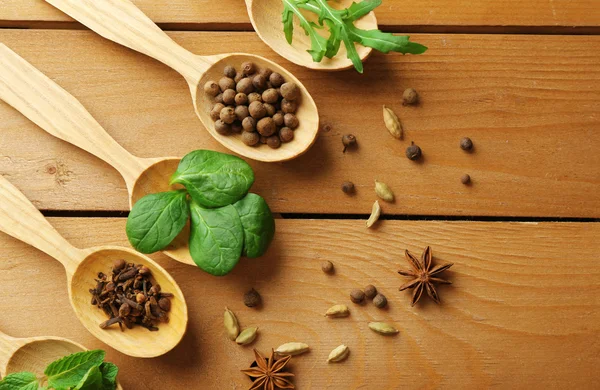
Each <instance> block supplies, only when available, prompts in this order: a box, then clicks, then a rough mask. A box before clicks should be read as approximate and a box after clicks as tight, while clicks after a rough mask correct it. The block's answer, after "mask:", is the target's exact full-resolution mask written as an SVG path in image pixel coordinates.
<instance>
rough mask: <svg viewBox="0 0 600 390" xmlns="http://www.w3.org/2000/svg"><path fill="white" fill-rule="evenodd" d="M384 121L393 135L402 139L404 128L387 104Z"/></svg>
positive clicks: (384, 107)
mask: <svg viewBox="0 0 600 390" xmlns="http://www.w3.org/2000/svg"><path fill="white" fill-rule="evenodd" d="M383 123H385V127H387V129H388V131H389V132H390V134H391V135H392V137H394V138H397V139H402V137H403V136H404V130H403V129H402V124H401V123H400V119H398V116H397V115H396V114H395V113H394V111H392V109H391V108H387V107H386V106H385V105H384V106H383Z"/></svg>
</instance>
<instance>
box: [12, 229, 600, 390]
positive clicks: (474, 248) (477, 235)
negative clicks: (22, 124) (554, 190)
mask: <svg viewBox="0 0 600 390" xmlns="http://www.w3.org/2000/svg"><path fill="white" fill-rule="evenodd" d="M51 223H52V224H53V225H54V226H56V227H57V229H58V230H59V232H60V233H61V234H63V235H64V236H65V237H66V238H67V239H68V240H70V241H71V242H73V243H74V244H76V245H78V246H80V247H85V246H89V245H92V244H107V245H121V244H126V239H125V235H124V226H125V221H124V220H123V219H102V218H93V219H86V218H78V219H58V218H52V219H51ZM363 223H364V221H358V220H345V221H332V220H320V221H310V220H307V221H290V220H280V221H278V226H277V228H278V233H277V235H276V239H275V242H274V245H273V246H272V248H271V249H270V251H269V253H268V255H267V256H266V257H264V258H261V259H256V260H251V261H250V260H242V261H241V262H240V265H239V266H238V267H237V268H236V269H235V270H234V272H233V273H232V274H230V275H228V276H226V277H224V278H215V277H211V276H209V275H207V274H204V273H202V272H201V271H200V270H193V269H191V268H190V267H189V266H186V265H182V264H179V263H176V262H173V261H171V260H169V259H167V258H166V257H164V256H162V255H158V256H155V259H156V260H157V261H159V262H160V263H161V264H163V265H164V266H165V268H166V269H168V270H169V272H171V274H172V275H173V276H174V277H175V278H176V280H177V281H178V282H179V284H180V285H181V287H182V290H183V291H184V294H185V296H186V299H187V301H188V304H189V309H190V323H189V328H188V332H187V335H186V337H185V338H184V340H183V341H182V343H181V344H180V345H179V346H178V347H176V348H175V350H173V351H172V352H170V353H169V354H167V355H165V356H163V357H161V358H157V359H150V360H148V359H144V360H140V359H133V358H129V357H126V356H124V355H121V354H119V353H117V352H115V351H114V350H111V349H108V360H109V361H113V362H115V363H117V364H118V365H119V366H120V367H121V370H122V372H121V376H120V381H121V383H122V385H123V387H124V388H126V389H127V388H129V389H132V388H134V389H137V388H144V389H167V388H168V389H179V388H206V389H208V388H210V389H225V388H227V389H244V388H246V387H247V385H248V383H249V382H248V380H247V379H246V378H245V377H244V376H243V375H242V374H241V373H240V372H239V370H240V369H241V368H245V366H246V365H247V364H249V363H250V361H251V360H252V358H251V356H252V352H251V348H252V347H256V348H258V349H259V350H261V351H263V352H264V353H266V352H267V351H268V349H269V348H271V347H277V346H278V345H280V344H282V343H284V342H288V341H303V342H306V343H308V344H309V345H310V346H311V348H312V349H311V352H309V353H308V354H305V355H302V356H299V357H296V358H294V359H293V364H292V366H291V367H292V369H293V371H294V373H295V374H296V375H297V379H296V384H297V385H298V388H300V389H305V388H314V389H328V388H331V389H333V388H335V389H354V388H370V389H397V388H401V387H402V388H440V387H444V388H489V387H492V386H496V387H500V388H595V387H598V386H600V375H599V373H598V370H597V367H598V364H600V344H599V343H598V337H597V334H598V332H599V331H600V300H599V299H598V296H599V295H600V279H599V278H598V276H599V275H600V262H599V261H598V251H599V250H600V243H599V242H598V240H597V237H598V235H599V234H600V224H597V223H476V222H407V221H382V222H381V224H380V225H379V227H378V229H377V230H374V231H371V230H366V229H365V228H364V227H363ZM428 244H430V245H432V248H433V255H434V261H438V262H453V263H454V264H455V265H454V266H453V267H452V268H451V269H450V271H447V272H446V273H445V274H444V275H445V276H446V277H448V278H449V279H451V280H452V281H453V284H452V285H451V286H442V287H440V288H439V293H440V297H441V299H442V305H441V306H437V305H435V304H433V303H432V302H431V301H430V300H429V299H423V300H422V302H420V303H419V304H418V306H417V307H415V308H411V307H410V303H409V302H410V292H408V291H405V292H399V291H398V290H397V289H398V287H399V286H400V284H402V282H403V278H402V277H401V276H400V275H398V274H397V273H396V271H397V270H398V269H399V268H405V267H407V266H408V264H407V263H406V262H405V260H404V259H403V256H402V252H403V250H404V249H405V248H408V249H409V250H411V251H415V252H417V253H420V250H421V249H422V248H423V247H425V246H426V245H428ZM0 247H2V248H3V260H2V261H0V296H2V300H0V312H1V313H2V316H0V329H1V330H2V331H3V332H6V333H8V334H11V335H13V336H16V337H27V336H33V335H40V334H47V335H57V336H64V337H69V338H71V339H73V340H74V341H76V342H80V343H82V344H83V345H85V346H86V347H88V348H103V347H104V346H103V345H102V344H101V343H99V342H98V341H97V340H96V339H94V338H93V337H92V336H91V335H90V334H89V333H88V332H87V331H86V330H85V329H84V328H83V327H82V326H81V324H80V323H79V322H78V321H77V319H76V318H75V316H74V315H73V312H72V310H71V308H70V306H69V302H68V299H67V296H66V293H65V289H64V282H65V280H64V278H65V276H64V273H63V271H62V269H61V267H60V265H59V264H58V263H56V262H54V261H53V260H52V259H50V258H49V257H47V256H45V255H43V254H41V253H40V252H37V251H36V250H34V249H31V248H29V247H27V246H26V245H24V244H22V243H20V242H18V241H16V240H14V239H12V238H9V237H8V236H5V235H0ZM325 259H328V260H331V261H333V263H334V264H335V267H336V273H335V274H334V275H326V274H323V273H322V272H321V270H320V263H321V262H322V261H323V260H325ZM369 283H373V284H374V285H376V286H377V287H378V288H379V289H380V291H381V292H382V293H384V294H385V295H387V297H388V299H389V301H390V305H389V308H388V309H387V310H379V309H377V308H375V307H374V306H373V305H372V304H370V303H369V304H367V305H364V306H357V305H354V304H352V303H350V301H349V297H348V294H349V291H350V290H351V289H352V288H355V287H359V288H360V287H363V286H365V285H366V284H369ZM251 287H254V288H256V289H257V290H258V291H259V292H260V293H261V294H262V296H263V299H264V307H263V308H262V309H260V310H253V309H249V308H246V307H245V306H244V305H243V304H242V295H243V293H244V292H245V291H246V290H247V289H250V288H251ZM337 303H346V304H348V305H349V306H350V309H351V315H350V317H349V318H345V319H337V320H331V319H326V318H325V317H324V316H323V313H324V312H325V311H326V310H327V308H328V307H330V306H331V305H333V304H337ZM226 305H227V306H229V307H230V308H231V309H232V310H233V311H234V312H235V313H236V314H237V315H238V318H239V320H240V322H241V323H242V326H250V325H258V326H259V327H260V335H259V337H258V339H257V341H256V342H255V344H254V345H253V346H251V347H246V348H243V347H239V346H237V345H235V344H234V343H232V342H231V341H229V340H228V339H227V337H226V336H225V334H224V330H223V327H222V326H223V325H222V319H223V308H224V306H226ZM375 320H380V321H387V322H391V323H393V324H395V325H396V326H397V327H398V328H399V329H400V330H401V333H400V335H399V336H397V337H391V338H388V337H383V336H380V335H377V334H375V333H374V332H372V331H370V330H369V329H368V328H367V323H368V322H369V321H375ZM156 335H157V337H160V332H159V333H157V334H156ZM342 343H345V344H347V345H348V346H349V347H350V349H351V354H350V357H349V359H348V360H347V361H346V362H344V363H341V364H337V365H334V364H327V363H326V358H327V355H328V354H329V352H330V350H332V349H333V348H334V347H336V346H337V345H339V344H342ZM149 373H152V374H149Z"/></svg>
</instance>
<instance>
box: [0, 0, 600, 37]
mask: <svg viewBox="0 0 600 390" xmlns="http://www.w3.org/2000/svg"><path fill="white" fill-rule="evenodd" d="M133 2H134V3H135V4H136V5H137V6H138V7H140V9H141V10H143V11H144V12H145V13H146V14H147V15H148V16H150V17H151V18H152V20H154V21H156V22H157V23H160V24H164V25H166V27H169V26H171V27H177V28H185V29H225V30H231V29H251V25H250V21H249V19H248V15H247V13H246V8H245V6H244V5H243V3H242V2H241V1H238V0H222V1H211V0H172V1H156V0H133ZM377 18H378V20H379V23H380V25H382V26H383V27H384V28H385V29H387V30H394V31H396V30H398V29H402V30H404V31H430V32H431V31H439V30H440V28H445V29H451V30H453V31H469V29H471V30H476V29H477V28H481V27H485V28H486V31H496V32H506V31H507V30H510V31H522V32H523V31H529V32H532V31H538V32H556V31H562V32H564V33H569V31H572V32H594V31H595V32H597V31H600V28H599V27H600V13H599V12H598V3H597V1H596V0H579V1H569V0H550V1H548V0H530V1H527V2H523V1H520V0H502V1H501V0H477V1H464V0H446V1H435V0H403V1H401V0H385V1H384V4H383V5H382V6H380V7H379V8H378V9H377ZM70 21H71V19H70V18H68V17H67V16H65V15H64V14H62V13H61V12H60V11H58V10H56V9H54V8H53V7H51V6H49V5H48V4H46V3H45V2H44V1H42V0H0V25H12V26H15V25H21V26H38V27H40V26H43V25H44V24H41V23H39V22H45V23H49V22H50V23H54V22H62V23H65V22H70ZM36 22H38V23H36Z"/></svg>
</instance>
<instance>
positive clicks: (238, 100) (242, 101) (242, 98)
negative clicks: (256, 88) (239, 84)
mask: <svg viewBox="0 0 600 390" xmlns="http://www.w3.org/2000/svg"><path fill="white" fill-rule="evenodd" d="M235 104H237V105H238V106H241V105H247V104H248V95H246V94H245V93H238V94H237V95H235Z"/></svg>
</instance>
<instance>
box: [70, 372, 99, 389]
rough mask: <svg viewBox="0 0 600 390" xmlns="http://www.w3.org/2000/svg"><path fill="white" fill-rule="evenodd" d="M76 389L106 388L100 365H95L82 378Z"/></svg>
mask: <svg viewBox="0 0 600 390" xmlns="http://www.w3.org/2000/svg"><path fill="white" fill-rule="evenodd" d="M75 390H104V384H103V382H102V372H100V367H99V366H94V367H92V368H90V369H89V370H88V372H87V373H86V374H85V375H84V376H83V378H81V381H80V382H79V384H77V387H75Z"/></svg>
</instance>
